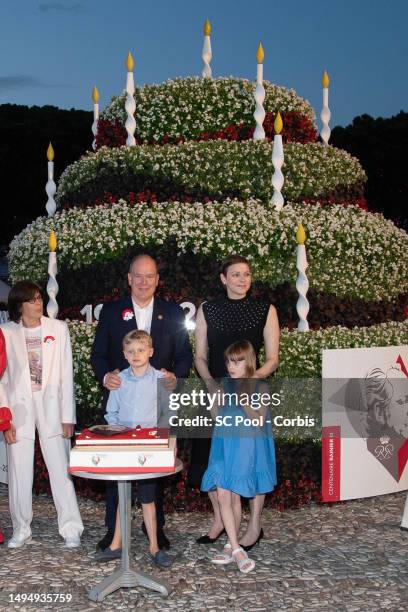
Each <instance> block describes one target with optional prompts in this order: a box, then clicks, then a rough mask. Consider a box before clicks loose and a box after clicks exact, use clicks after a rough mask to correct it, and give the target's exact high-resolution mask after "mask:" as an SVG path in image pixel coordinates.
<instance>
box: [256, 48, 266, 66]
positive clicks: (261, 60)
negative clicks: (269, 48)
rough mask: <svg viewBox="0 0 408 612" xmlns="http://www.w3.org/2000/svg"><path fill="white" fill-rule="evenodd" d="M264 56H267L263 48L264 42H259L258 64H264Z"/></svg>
mask: <svg viewBox="0 0 408 612" xmlns="http://www.w3.org/2000/svg"><path fill="white" fill-rule="evenodd" d="M264 57H265V52H264V50H263V46H262V43H259V46H258V49H257V52H256V61H257V62H258V64H263V61H264Z"/></svg>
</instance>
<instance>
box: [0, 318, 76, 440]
mask: <svg viewBox="0 0 408 612" xmlns="http://www.w3.org/2000/svg"><path fill="white" fill-rule="evenodd" d="M0 328H1V330H2V331H3V334H4V339H5V341H6V355H7V368H6V371H5V373H4V375H3V378H2V379H1V381H0V405H2V406H8V407H9V408H10V410H11V412H12V414H13V424H14V426H15V427H16V430H17V440H18V439H19V438H28V439H32V440H33V439H34V438H35V426H36V425H37V428H38V431H39V434H40V435H41V437H43V438H51V437H53V436H57V435H59V434H61V433H62V423H76V415H75V398H74V381H73V368H72V352H71V342H70V337H69V331H68V326H67V324H66V323H65V322H64V321H59V320H57V319H49V318H48V317H41V335H42V388H41V391H39V392H38V393H41V399H42V401H41V402H39V404H41V409H40V414H38V415H37V417H38V421H37V423H36V422H35V414H34V406H33V393H32V390H31V378H30V367H29V364H28V354H27V348H26V342H25V335H24V327H23V325H22V323H14V322H13V321H9V322H8V323H4V324H3V325H0Z"/></svg>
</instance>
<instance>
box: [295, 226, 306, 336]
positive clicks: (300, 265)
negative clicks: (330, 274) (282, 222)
mask: <svg viewBox="0 0 408 612" xmlns="http://www.w3.org/2000/svg"><path fill="white" fill-rule="evenodd" d="M296 240H297V243H298V245H297V253H296V268H297V271H298V276H297V279H296V289H297V292H298V293H299V298H298V301H297V303H296V310H297V313H298V316H299V323H298V327H297V328H298V330H299V331H301V332H306V331H309V323H308V322H307V314H308V312H309V302H308V300H307V298H306V294H307V291H308V289H309V281H308V279H307V276H306V268H307V257H306V247H305V240H306V232H305V230H304V228H303V225H302V224H300V225H299V228H298V231H297V233H296Z"/></svg>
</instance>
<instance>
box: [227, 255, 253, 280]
mask: <svg viewBox="0 0 408 612" xmlns="http://www.w3.org/2000/svg"><path fill="white" fill-rule="evenodd" d="M240 263H243V264H246V265H247V266H248V268H249V269H250V270H251V264H250V263H249V261H248V260H247V259H246V257H242V255H230V256H229V257H227V258H226V259H224V261H223V262H222V264H221V274H224V276H226V275H227V270H228V268H229V267H230V266H233V265H234V264H240Z"/></svg>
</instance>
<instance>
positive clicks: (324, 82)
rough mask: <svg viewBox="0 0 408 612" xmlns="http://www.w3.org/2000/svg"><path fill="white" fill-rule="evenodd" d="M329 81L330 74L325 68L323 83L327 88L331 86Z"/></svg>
mask: <svg viewBox="0 0 408 612" xmlns="http://www.w3.org/2000/svg"><path fill="white" fill-rule="evenodd" d="M329 83H330V79H329V75H328V74H327V70H325V71H324V72H323V76H322V85H323V87H324V88H325V89H327V88H328V87H329Z"/></svg>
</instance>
